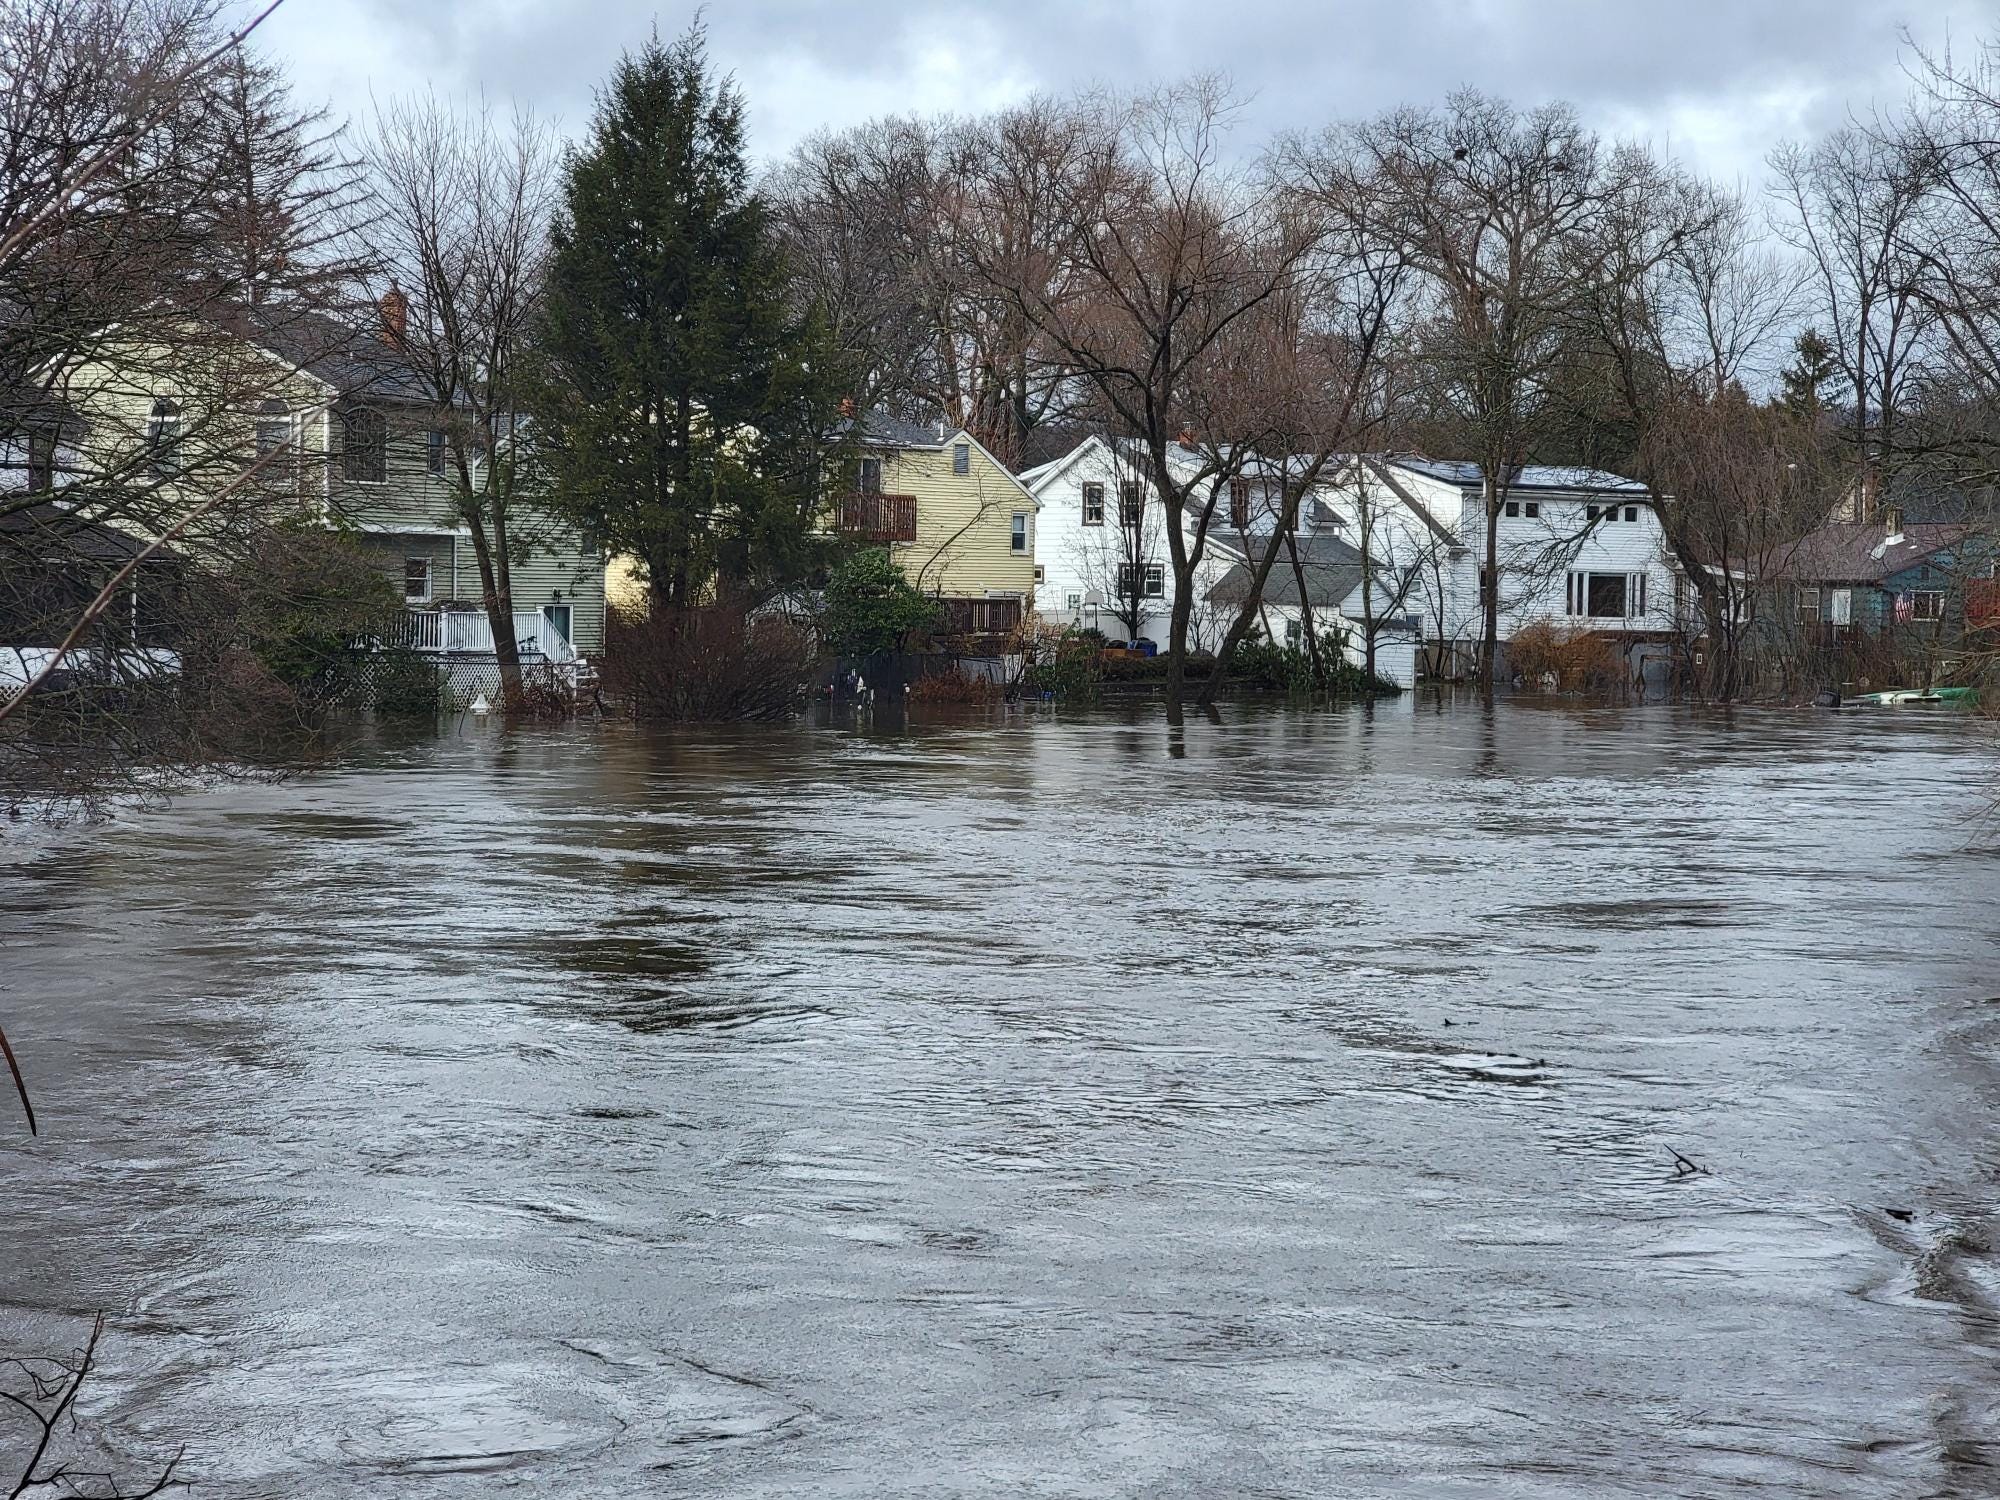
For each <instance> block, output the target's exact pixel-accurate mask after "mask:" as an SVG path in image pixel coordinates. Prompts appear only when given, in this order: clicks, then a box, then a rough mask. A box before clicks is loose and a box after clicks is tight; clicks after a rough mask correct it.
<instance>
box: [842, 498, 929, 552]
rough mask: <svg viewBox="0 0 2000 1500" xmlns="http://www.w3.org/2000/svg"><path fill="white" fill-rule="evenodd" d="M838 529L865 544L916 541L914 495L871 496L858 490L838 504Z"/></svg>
mask: <svg viewBox="0 0 2000 1500" xmlns="http://www.w3.org/2000/svg"><path fill="white" fill-rule="evenodd" d="M840 529H841V530H842V531H843V532H845V533H846V534H847V535H849V536H858V537H860V538H861V539H862V540H863V541H869V542H914V541H915V540H916V539H917V497H916V496H915V495H873V494H865V493H862V492H860V491H857V492H855V493H854V494H852V495H844V496H842V497H841V501H840Z"/></svg>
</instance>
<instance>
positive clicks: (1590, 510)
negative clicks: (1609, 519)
mask: <svg viewBox="0 0 2000 1500" xmlns="http://www.w3.org/2000/svg"><path fill="white" fill-rule="evenodd" d="M1601 514H1603V510H1602V508H1601V507H1599V506H1595V505H1586V506H1585V507H1584V508H1583V518H1584V520H1586V521H1595V520H1596V519H1597V518H1598V516H1600V515H1601Z"/></svg>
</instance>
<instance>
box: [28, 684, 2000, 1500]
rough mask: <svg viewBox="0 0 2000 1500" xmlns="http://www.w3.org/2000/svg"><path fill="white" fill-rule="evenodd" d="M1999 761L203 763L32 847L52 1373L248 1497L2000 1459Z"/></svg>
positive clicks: (1483, 1485) (1320, 1487) (39, 1200)
mask: <svg viewBox="0 0 2000 1500" xmlns="http://www.w3.org/2000/svg"><path fill="white" fill-rule="evenodd" d="M1987 775H1988V763H1987V759H1986V744H1985V741H1984V740H1983V739H1982V738H1981V736H1980V735H1979V733H1978V731H1977V730H1975V729H1973V728H1971V727H1969V726H1967V725H1964V724H1962V723H1959V722H1956V721H1951V720H1944V719H1930V718H1923V719H1897V718H1890V717H1881V718H1873V719H1865V718H1859V717H1850V716H1840V715H1816V716H1807V715H1779V714H1765V713H1736V714H1712V715H1702V714H1695V713H1689V712H1681V711H1674V710H1641V711H1617V710H1584V711H1565V710H1555V709H1547V708H1519V707H1509V706H1507V705H1504V704H1503V705H1501V706H1500V707H1498V708H1497V709H1492V710H1481V709H1479V708H1477V707H1472V706H1467V705H1464V704H1451V703H1447V702H1437V701H1428V702H1416V703H1409V702H1405V703H1401V704H1396V705H1393V706H1389V705H1384V706H1374V707H1361V708H1354V709H1349V710H1341V711H1334V712H1327V713H1310V714H1308V713H1270V712H1256V711H1250V710H1244V709H1231V710H1226V711H1225V712H1224V713H1223V714H1222V715H1221V716H1220V722H1211V721H1209V720H1207V719H1204V718H1202V717H1200V716H1194V717H1191V718H1190V719H1189V720H1188V721H1187V722H1186V723H1184V724H1182V725H1178V726H1171V727H1170V726H1168V725H1167V724H1165V723H1164V722H1162V721H1161V719H1160V718H1159V717H1158V716H1157V715H1156V714H1155V713H1153V712H1152V711H1150V710H1147V711H1141V712H1136V713H1133V714H1130V715H1115V714H1105V715H1096V716H1091V715H1083V716H1068V715H1061V716H1053V717H1051V716H1036V715H1020V714H1014V715H1002V716H997V717H993V718H990V719H989V718H980V719H978V720H974V721H959V722H943V723H932V724H928V725H923V724H919V725H916V726H891V725H877V726H872V727H862V728H858V729H857V728H855V727H853V726H851V725H850V726H839V725H834V726H821V727H808V726H801V727H799V728H796V729H789V730H770V729H760V730H757V731H753V732H705V733H689V734H682V735H642V734H638V733H634V732H631V731H629V730H624V729H620V728H608V729H603V730H597V729H590V728H576V729H569V730H563V731H554V732H536V731H524V732H519V733H511V734H510V733H507V732H504V731H502V730H500V729H498V728H486V729H472V728H468V729H466V730H465V732H463V733H461V734H457V735H454V736H451V737H448V738H447V739H445V740H444V741H442V742H439V743H436V744H425V745H416V746H412V745H409V744H398V745H393V746H384V747H380V748H378V749H377V750H375V751H373V752H367V753H363V754H361V755H359V756H357V758H356V760H355V762H354V763H353V764H352V765H351V766H350V767H349V768H348V769H346V770H344V771H342V772H340V773H338V774H331V775H326V776H322V777H318V778H314V779H310V780H306V781H301V782H298V783H295V784H293V785H289V786H282V787H229V788H225V789H222V790H219V791H216V792H214V793H212V794H206V795H202V796H197V797H193V798H190V799H188V800H187V801H185V802H183V803H182V804H180V805H179V806H178V807H176V808H174V809H171V810H168V811H164V812H158V813H149V814H144V815H139V816H135V817H133V818H131V819H130V820H128V821H126V822H124V823H122V824H120V825H118V826H114V827H111V828H108V829H104V830H100V831H98V832H96V833H92V834H87V835H81V836H76V837H73V838H69V839H66V840H63V841H59V842H58V843H56V844H52V845H50V846H47V847H45V848H43V849H42V850H40V851H39V852H36V853H34V854H33V855H32V856H27V857H16V858H15V859H14V861H13V862H12V863H10V864H0V944H4V948H0V964H4V967H0V992H3V993H0V1007H3V1008H4V1014H5V1017H6V1020H7V1024H8V1028H9V1031H10V1033H11V1034H13V1035H14V1036H15V1037H16V1040H17V1043H18V1044H19V1045H20V1047H21V1049H22V1051H23V1053H24V1055H25V1056H26V1058H27V1059H28V1062H29V1066H30V1069H31V1075H32V1082H33V1083H34V1085H35V1088H36V1091H37V1101H38V1104H39V1105H40V1107H41V1111H42V1113H43V1116H44V1121H45V1123H44V1131H43V1135H42V1138H41V1139H40V1140H39V1141H37V1142H33V1143H30V1142H28V1141H27V1140H26V1139H25V1138H24V1137H20V1136H19V1135H18V1133H14V1132H10V1133H9V1134H7V1135H6V1136H5V1137H4V1142H0V1149H4V1151H5V1157H4V1161H5V1171H6V1173H7V1185H8V1189H9V1192H8V1212H7V1213H6V1214H5V1216H4V1218H0V1295H4V1298H5V1301H6V1304H7V1307H8V1312H7V1314H6V1324H7V1329H6V1336H7V1340H8V1342H10V1343H12V1344H15V1345H28V1346H35V1347H42V1346H47V1345H57V1346H60V1345H61V1344H63V1343H64V1342H65V1341H66V1340H69V1339H71V1338H73V1333H74V1326H75V1325H74V1322H73V1318H74V1316H75V1315H77V1314H79V1313H80V1312H82V1311H83V1310H86V1309H92V1308H98V1307H102V1308H104V1309H106V1310H107V1312H108V1313H109V1314H110V1316H111V1333H110V1336H109V1337H108V1340H107V1344H106V1355H107V1359H108V1365H107V1369H106V1371H105V1379H104V1384H103V1387H102V1388H101V1390H100V1391H99V1393H98V1400H99V1405H98V1407H97V1408H96V1409H95V1411H94V1412H93V1418H94V1420H95V1421H96V1422H97V1423H99V1424H100V1425H102V1426H103V1427H104V1428H105V1429H106V1430H108V1431H110V1432H112V1433H113V1434H115V1436H116V1441H117V1443H118V1444H119V1445H121V1446H122V1447H124V1448H125V1449H127V1450H128V1451H130V1452H132V1453H138V1454H145V1453H155V1452H159V1451H161V1450H162V1449H165V1450H171V1448H172V1447H173V1446H175V1445H177V1444H178V1443H180V1442H183V1441H185V1442H186V1443H187V1445H188V1450H189V1460H188V1473H189V1476H190V1477H191V1478H193V1479H194V1480H195V1481H197V1483H198V1484H199V1487H200V1488H199V1491H198V1492H199V1493H202V1494H208V1495H229V1496H236V1495H242V1496H249V1495H272V1494H285V1495H306V1494H309V1495H314V1496H334V1497H342V1496H356V1497H359V1496H379V1495H398V1496H401V1495H430V1494H438V1495H445V1494H461V1493H466V1489H465V1486H466V1485H467V1483H468V1476H500V1477H501V1479H502V1480H503V1482H505V1483H507V1484H509V1485H511V1486H512V1487H513V1488H514V1489H515V1490H516V1491H517V1492H519V1493H525V1494H547V1495H562V1496H568V1495H577V1494H597V1493H604V1494H611V1493H634V1494H641V1493H648V1494H649V1493H681V1492H686V1493H698V1494H704V1495H710V1494H712V1495H755V1496H778V1495H794V1494H800V1493H812V1494H818V1495H829V1496H848V1495H852V1496H873V1495H881V1494H912V1493H939V1494H978V1495H994V1496H1001V1495H1005V1496H1015V1495H1020V1494H1083V1495H1109V1494H1117V1495H1146V1496H1152V1495H1162V1494H1189V1495H1194V1494H1203V1495H1206V1494H1263V1495H1300V1496H1307V1495H1315V1496H1316V1495H1324V1494H1338V1493H1353V1494H1378V1493H1390V1492H1407V1493H1423V1494H1430V1493H1440V1492H1453V1493H1466V1494H1480V1495H1486V1494H1498V1495H1537V1496H1541V1495H1563V1496H1579V1497H1581V1496H1592V1497H1595V1496H1603V1495H1608V1494H1655V1495H1662V1496H1667V1495H1683V1494H1696V1493H1699V1494H1719V1493H1733V1492H1737V1491H1742V1492H1750V1491H1755V1492H1757V1493H1761V1494H1778V1495H1799V1496H1805V1495H1825V1494H1844V1493H1854V1494H1869V1495H1910V1496H1917V1495H1955V1494H1965V1495H1973V1494H1986V1493H1994V1492H1996V1491H2000V1467H1996V1465H2000V1448H1996V1446H1995V1444H1996V1442H2000V1429H1997V1428H1996V1419H2000V1413H1996V1401H1997V1400H2000V1398H1996V1395H1995V1392H2000V1378H1996V1377H2000V1368H1996V1366H2000V1312H1997V1311H1996V1309H2000V1215H1996V1205H1995V1198H1996V1184H2000V1124H1996V1120H2000V1111H1996V1106H2000V1075H1996V1057H2000V1052H1996V1048H2000V998H1996V992H2000V982H1996V981H1995V979H1994V977H1993V973H1994V960H1995V958H1996V955H2000V936H1996V924H1995V923H1994V921H1993V919H1992V915H1991V913H1992V911H1993V909H1994V901H1995V898H1996V896H2000V861H1996V850H1995V848H1994V846H1993V844H1992V842H1991V840H1990V838H1989V837H1988V831H1987V830H1986V829H1985V827H1984V825H1983V823H1982V822H1981V821H1980V819H1981V814H1982V812H1983V809H1984V805H1985V803H1984V799H1985V790H1984V784H1985V779H1986V777H1987ZM1676 1151H1677V1152H1680V1153H1683V1154H1684V1155H1686V1156H1688V1157H1690V1158H1692V1159H1694V1160H1695V1161H1697V1162H1699V1163H1700V1164H1701V1166H1702V1167H1703V1168H1704V1169H1705V1170H1704V1171H1702V1172H1700V1173H1685V1172H1682V1173H1677V1172H1676V1171H1675V1167H1674V1158H1673V1152H1676ZM475 1482H484V1483H491V1482H492V1480H491V1478H490V1477H489V1478H487V1479H485V1480H484V1481H475Z"/></svg>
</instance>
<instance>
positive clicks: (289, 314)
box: [229, 303, 432, 405]
mask: <svg viewBox="0 0 2000 1500" xmlns="http://www.w3.org/2000/svg"><path fill="white" fill-rule="evenodd" d="M355 318H356V320H357V321H354V322H350V321H347V320H346V319H343V318H333V317H328V316H327V315H325V314H323V313H317V312H307V311H304V310H301V309H296V308H287V307H271V306H259V307H245V308H240V309H238V310H237V311H236V312H235V313H234V314H233V315H232V316H231V318H230V320H229V321H230V322H232V323H234V324H236V325H237V326H236V328H235V330H234V331H236V332H238V333H240V334H242V336H243V337H245V338H247V339H249V340H250V341H251V342H252V343H255V344H258V345H261V346H262V347H263V348H266V349H268V350H270V351H271V352H272V353H273V354H275V355H277V356H278V357H279V358H280V359H286V360H290V361H291V362H292V363H293V364H295V365H297V366H298V367H299V368H300V369H302V370H306V371H309V372H310V373H312V374H314V375H317V376H318V377H319V378H320V379H321V380H324V381H325V382H326V383H327V384H328V385H330V386H332V387H333V388H334V389H335V390H337V391H338V392H340V394H341V395H343V396H368V397H372V398H375V399H378V400H386V401H412V402H420V403H423V404H426V405H428V404H430V402H431V400H432V397H431V393H430V389H429V387H428V386H427V385H426V384H425V383H424V381H423V380H422V379H421V378H420V377H419V376H418V374H417V372H416V370H415V369H414V368H413V367H412V366H411V364H410V361H409V360H408V359H407V358H406V357H405V356H404V355H403V354H402V353H401V351H399V350H398V349H397V348H396V346H395V345H393V344H391V343H390V342H389V340H388V339H387V338H386V337H385V336H384V335H383V333H382V330H381V314H380V312H379V311H378V310H377V309H376V308H375V306H374V305H373V304H372V303H370V304H367V305H366V306H364V307H363V308H361V309H360V310H359V311H358V312H357V313H356V314H355Z"/></svg>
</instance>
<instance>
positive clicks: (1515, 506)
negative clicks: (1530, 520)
mask: <svg viewBox="0 0 2000 1500" xmlns="http://www.w3.org/2000/svg"><path fill="white" fill-rule="evenodd" d="M1520 514H1521V502H1520V501H1518V500H1509V501H1508V502H1507V517H1508V519H1509V520H1512V519H1514V518H1515V517H1517V516H1519V515H1520Z"/></svg>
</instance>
